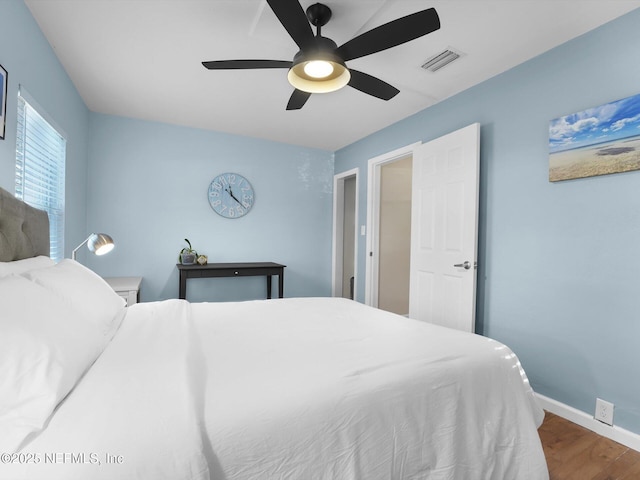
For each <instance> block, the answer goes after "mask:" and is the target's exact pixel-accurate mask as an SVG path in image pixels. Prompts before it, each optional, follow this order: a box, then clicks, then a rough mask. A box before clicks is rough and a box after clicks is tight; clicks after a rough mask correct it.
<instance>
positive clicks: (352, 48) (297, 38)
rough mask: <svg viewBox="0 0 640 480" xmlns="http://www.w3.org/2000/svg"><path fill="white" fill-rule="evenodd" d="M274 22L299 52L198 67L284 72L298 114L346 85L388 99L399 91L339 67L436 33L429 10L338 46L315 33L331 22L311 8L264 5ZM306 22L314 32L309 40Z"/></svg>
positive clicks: (272, 0)
mask: <svg viewBox="0 0 640 480" xmlns="http://www.w3.org/2000/svg"><path fill="white" fill-rule="evenodd" d="M267 3H268V4H269V6H270V7H271V10H273V13H275V15H276V17H278V20H279V21H280V23H281V24H282V26H283V27H284V28H285V30H287V32H288V33H289V35H290V36H291V38H292V39H293V41H294V42H296V44H297V45H298V47H300V51H299V52H298V53H296V55H295V56H294V57H293V61H287V60H215V61H210V62H202V64H203V65H204V66H205V67H206V68H208V69H209V70H242V69H255V68H260V69H262V68H288V69H289V73H288V75H287V78H288V80H289V83H291V85H293V87H294V88H295V90H294V91H293V94H292V95H291V98H290V99H289V103H288V104H287V110H299V109H300V108H302V107H303V106H304V104H305V103H306V101H307V100H308V99H309V97H310V96H311V94H312V93H327V92H333V91H335V90H338V89H340V88H342V87H344V86H346V85H349V86H350V87H353V88H355V89H357V90H360V91H361V92H364V93H366V94H368V95H372V96H374V97H377V98H380V99H382V100H390V99H391V98H393V97H395V96H396V95H397V94H398V93H399V92H400V90H398V89H397V88H395V87H394V86H392V85H389V84H388V83H386V82H384V81H382V80H380V79H379V78H376V77H373V76H371V75H368V74H366V73H363V72H359V71H358V70H354V69H350V68H347V66H346V64H345V62H347V61H349V60H353V59H355V58H360V57H364V56H366V55H371V54H372V53H377V52H380V51H382V50H386V49H388V48H391V47H395V46H397V45H402V44H403V43H406V42H409V41H411V40H415V39H416V38H418V37H422V36H423V35H426V34H428V33H431V32H434V31H435V30H438V29H439V28H440V19H439V17H438V13H437V12H436V11H435V9H434V8H429V9H427V10H422V11H420V12H416V13H413V14H411V15H407V16H405V17H401V18H398V19H396V20H393V21H391V22H388V23H385V24H384V25H380V26H379V27H376V28H374V29H372V30H369V31H367V32H365V33H363V34H361V35H358V36H357V37H355V38H352V39H351V40H349V41H348V42H347V43H345V44H343V45H341V46H340V47H338V46H337V44H336V43H335V42H334V41H333V40H331V39H330V38H327V37H323V36H322V35H321V30H322V27H323V26H324V25H326V24H327V22H328V21H329V19H330V18H331V9H330V8H329V7H327V6H326V5H324V4H322V3H315V4H313V5H311V6H309V8H307V10H306V14H305V11H304V10H303V8H302V5H300V2H299V1H298V0H267ZM309 22H310V23H311V24H312V25H314V26H315V27H316V35H315V36H314V34H313V31H312V29H311V25H310V24H309Z"/></svg>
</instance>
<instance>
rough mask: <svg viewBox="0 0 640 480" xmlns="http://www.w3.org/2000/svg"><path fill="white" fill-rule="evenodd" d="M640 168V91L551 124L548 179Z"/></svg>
mask: <svg viewBox="0 0 640 480" xmlns="http://www.w3.org/2000/svg"><path fill="white" fill-rule="evenodd" d="M631 170H640V94H639V95H635V96H633V97H628V98H624V99H622V100H617V101H615V102H611V103H607V104H605V105H602V106H600V107H594V108H589V109H587V110H584V111H582V112H578V113H573V114H571V115H566V116H564V117H560V118H556V119H555V120H552V121H551V122H550V124H549V181H550V182H557V181H561V180H570V179H573V178H584V177H593V176H595V175H607V174H609V173H619V172H628V171H631Z"/></svg>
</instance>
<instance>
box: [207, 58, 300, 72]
mask: <svg viewBox="0 0 640 480" xmlns="http://www.w3.org/2000/svg"><path fill="white" fill-rule="evenodd" d="M292 64H293V62H289V61H286V60H214V61H211V62H202V65H204V66H205V67H206V68H208V69H209V70H240V69H245V68H291V65H292Z"/></svg>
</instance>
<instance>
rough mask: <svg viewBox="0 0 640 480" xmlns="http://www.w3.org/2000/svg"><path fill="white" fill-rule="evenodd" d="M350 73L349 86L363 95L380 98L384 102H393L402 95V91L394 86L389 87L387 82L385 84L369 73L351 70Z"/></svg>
mask: <svg viewBox="0 0 640 480" xmlns="http://www.w3.org/2000/svg"><path fill="white" fill-rule="evenodd" d="M349 72H351V80H349V86H350V87H353V88H355V89H356V90H360V91H361V92H363V93H366V94H368V95H372V96H374V97H378V98H380V99H382V100H391V99H392V98H393V97H395V96H396V95H397V94H398V93H400V90H398V89H397V88H396V87H394V86H393V85H389V84H388V83H387V82H383V81H382V80H380V79H379V78H376V77H372V76H371V75H369V74H367V73H363V72H359V71H358V70H353V69H349Z"/></svg>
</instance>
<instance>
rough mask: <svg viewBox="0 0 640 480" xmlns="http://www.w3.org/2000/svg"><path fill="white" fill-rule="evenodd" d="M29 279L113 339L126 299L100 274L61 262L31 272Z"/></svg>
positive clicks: (67, 261) (28, 273)
mask: <svg viewBox="0 0 640 480" xmlns="http://www.w3.org/2000/svg"><path fill="white" fill-rule="evenodd" d="M24 276H25V277H26V278H28V279H29V280H32V281H34V282H36V283H37V284H39V285H42V286H43V287H45V288H46V289H47V290H50V291H51V292H53V293H54V294H56V295H57V296H58V297H60V298H61V299H62V300H63V301H64V302H65V303H66V304H67V305H68V306H70V307H71V308H72V309H73V310H76V311H77V312H80V314H81V315H82V318H84V319H85V320H86V321H87V322H91V323H93V324H95V325H97V326H98V328H99V329H100V331H101V332H102V334H103V335H104V336H105V337H106V338H108V339H111V337H112V336H113V334H114V333H115V329H117V328H118V322H119V321H120V320H121V319H122V311H123V310H124V308H125V301H124V299H123V298H122V297H121V296H120V295H118V294H117V293H116V292H115V291H114V290H113V288H111V287H110V286H109V284H108V283H107V282H105V280H104V279H103V278H102V277H100V276H99V275H98V274H97V273H95V272H93V271H92V270H89V269H88V268H87V267H85V266H83V265H81V264H80V263H78V262H76V261H75V260H69V259H65V260H62V261H61V262H60V263H58V264H57V265H56V266H54V267H49V268H42V269H39V270H32V271H30V272H27V273H25V274H24Z"/></svg>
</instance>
